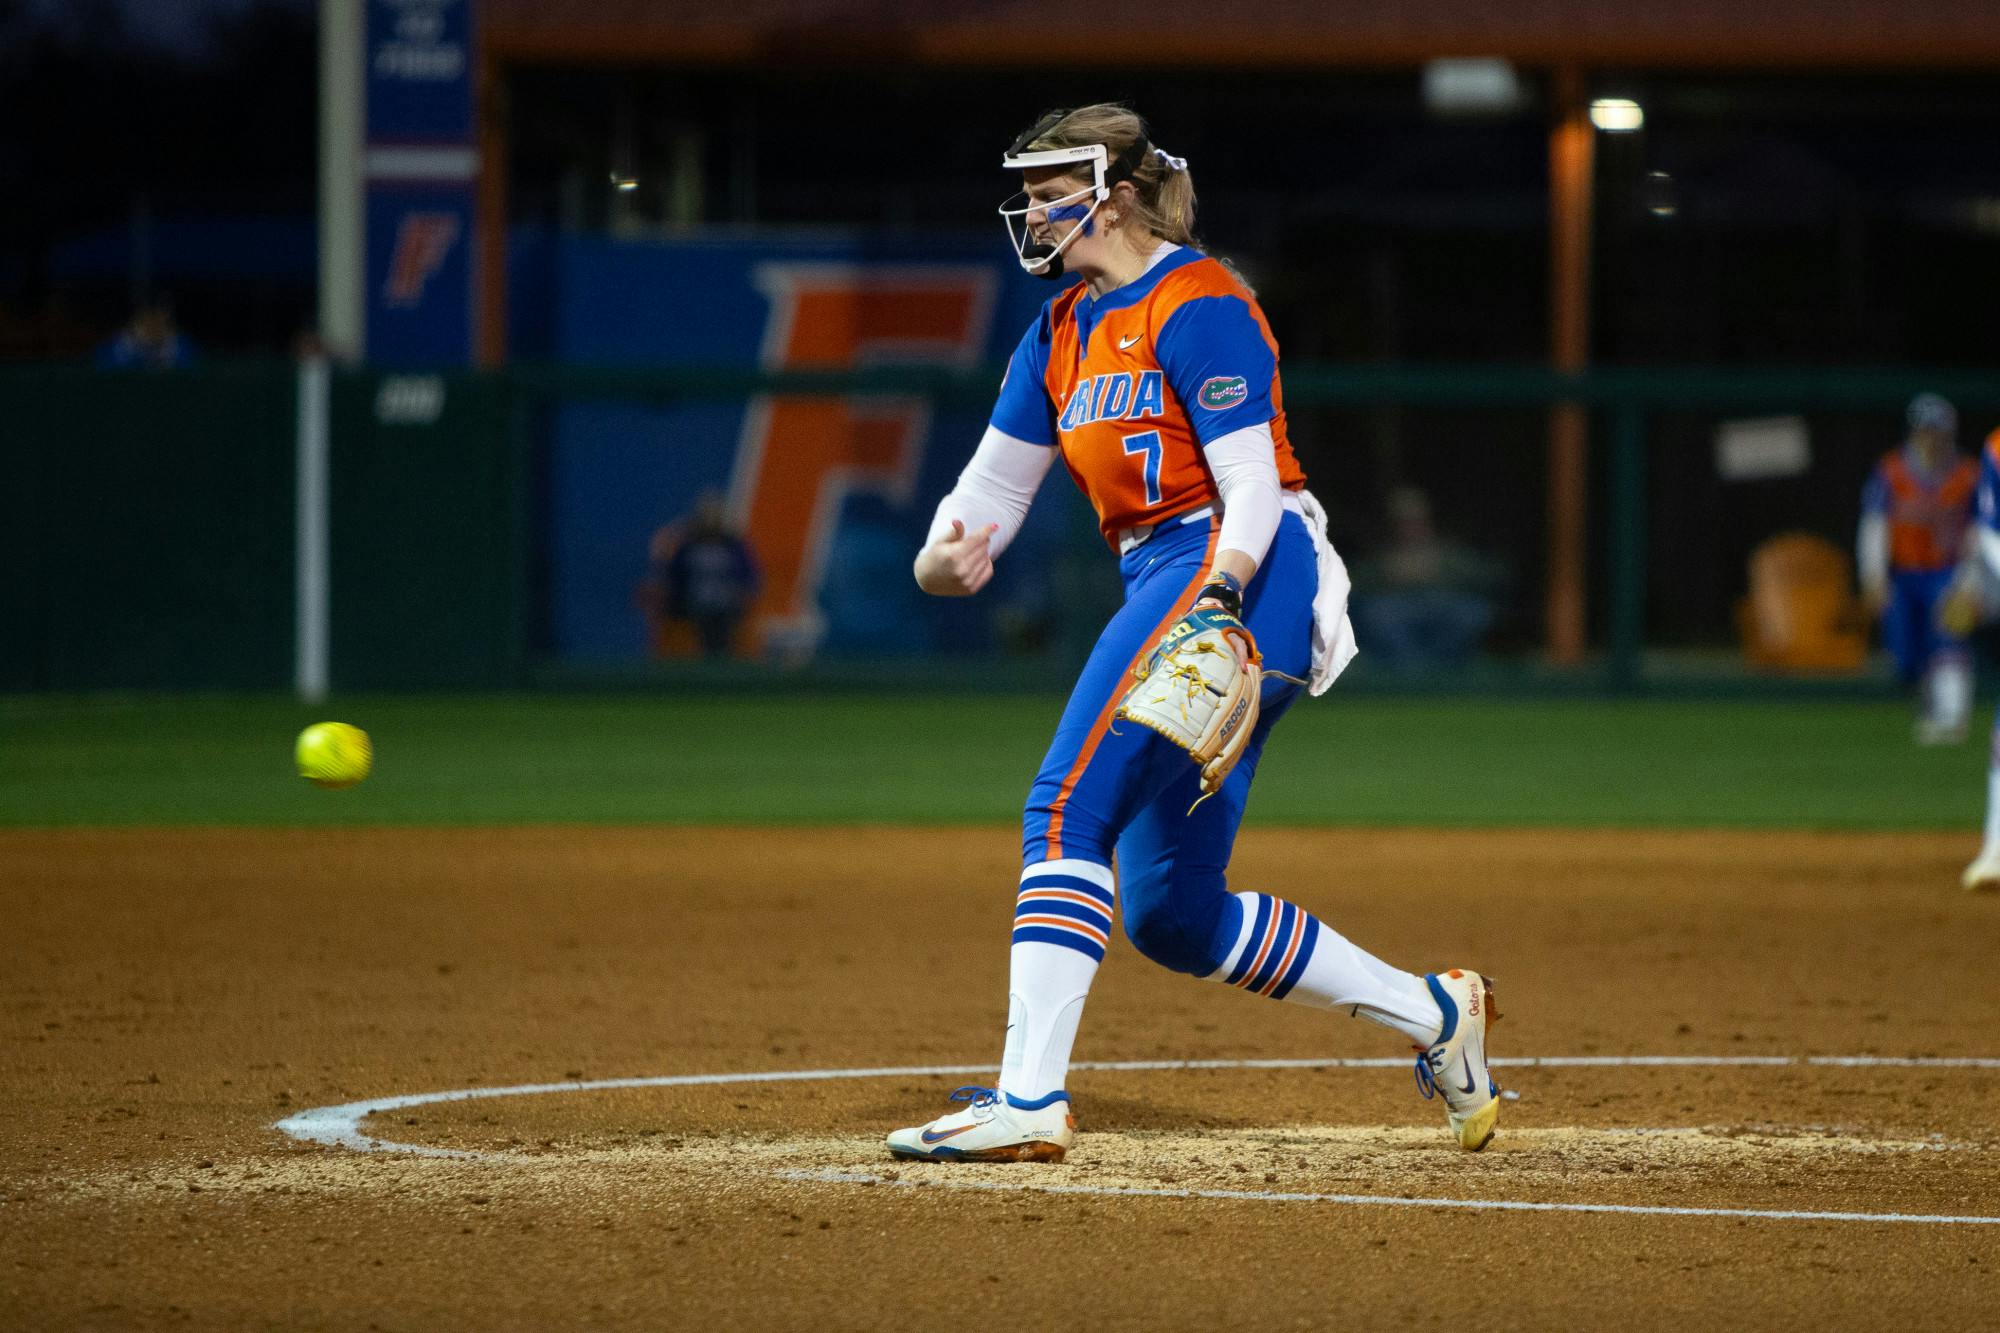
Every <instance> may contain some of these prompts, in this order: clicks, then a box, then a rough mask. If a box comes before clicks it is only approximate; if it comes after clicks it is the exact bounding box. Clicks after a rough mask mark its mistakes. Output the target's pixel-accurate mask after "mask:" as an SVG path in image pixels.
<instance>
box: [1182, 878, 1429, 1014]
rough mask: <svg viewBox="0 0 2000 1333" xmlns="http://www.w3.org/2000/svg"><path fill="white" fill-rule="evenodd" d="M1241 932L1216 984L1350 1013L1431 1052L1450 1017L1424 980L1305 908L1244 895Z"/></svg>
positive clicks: (1258, 895)
mask: <svg viewBox="0 0 2000 1333" xmlns="http://www.w3.org/2000/svg"><path fill="white" fill-rule="evenodd" d="M1236 898H1237V901H1239V902H1241V903H1242V904H1243V926H1242V929H1241V930H1239V931H1238V932H1237V936H1236V947H1235V948H1233V949H1231V950H1230V951H1229V957H1228V959H1227V960H1226V961H1225V962H1224V963H1223V964H1222V966H1221V967H1219V968H1217V969H1216V970H1215V971H1214V972H1212V973H1210V974H1209V979H1210V980H1212V981H1224V982H1227V983H1229V984H1230V985H1232V986H1240V987H1242V988H1243V989H1244V990H1247V991H1250V992H1251V993H1253V994H1256V995H1268V996H1269V997H1270V998H1272V999H1274V1000H1293V1001H1296V1002H1297V1003H1299V1004H1309V1005H1312V1006H1314V1007H1316V1008H1320V1009H1345V1010H1347V1011H1348V1012H1349V1013H1351V1014H1353V1015H1354V1016H1355V1017H1356V1018H1366V1019H1369V1020H1371V1021H1372V1022H1376V1023H1380V1024H1381V1025H1382V1026H1383V1027H1387V1028H1394V1029H1395V1030H1396V1031H1398V1032H1400V1033H1402V1034H1403V1035H1405V1036H1407V1037H1408V1038H1409V1039H1410V1040H1411V1041H1413V1042H1415V1043H1417V1044H1418V1045H1419V1046H1429V1045H1430V1044H1431V1043H1433V1042H1435V1041H1436V1040H1437V1038H1438V1033H1439V1031H1441V1030H1442V1029H1443V1027H1444V1014H1443V1013H1442V1012H1440V1011H1439V1009H1438V1004H1437V1001H1436V1000H1435V999H1433V998H1432V997H1431V991H1430V987H1429V986H1427V985H1425V984H1424V979H1423V978H1422V977H1420V976H1417V975H1415V974H1413V973H1410V972H1405V971H1403V970H1402V969H1400V968H1394V967H1391V966H1389V965H1388V964H1387V963H1385V962H1383V961H1382V960H1381V959H1379V958H1377V957H1375V956H1374V955H1373V954H1371V953H1369V952H1367V951H1366V950H1364V949H1359V948H1356V947H1355V946H1354V945H1353V944H1352V943H1350V942H1349V941H1348V940H1347V939H1346V938H1344V937H1343V936H1341V935H1340V934H1339V933H1337V932H1336V931H1334V930H1332V929H1331V928H1329V927H1328V926H1327V925H1326V923H1325V922H1323V921H1321V920H1320V919H1319V918H1317V917H1315V916H1314V915H1313V914H1312V913H1311V912H1308V911H1306V910H1305V909H1304V908H1303V907H1299V906H1296V905H1294V904H1292V903H1288V902H1286V901H1285V900H1284V899H1282V898H1273V897H1272V896H1271V895H1269V894H1267V893H1239V894H1237V895H1236Z"/></svg>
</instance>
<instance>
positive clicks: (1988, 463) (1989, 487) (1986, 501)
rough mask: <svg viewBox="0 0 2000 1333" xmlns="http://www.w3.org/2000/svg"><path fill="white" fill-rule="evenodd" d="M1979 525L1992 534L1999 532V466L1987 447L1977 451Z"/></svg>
mask: <svg viewBox="0 0 2000 1333" xmlns="http://www.w3.org/2000/svg"><path fill="white" fill-rule="evenodd" d="M1976 504H1977V508H1978V512H1979V525H1980V526H1981V527H1983V528H1987V529H1990V530H1991V531H1994V532H2000V465H1996V463H1995V461H1994V457H1993V446H1992V445H1990V444H1989V445H1987V446H1986V447H1985V448H1984V449H1981V450H1980V451H1979V490H1978V500H1977V502H1976Z"/></svg>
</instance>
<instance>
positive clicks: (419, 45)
mask: <svg viewBox="0 0 2000 1333" xmlns="http://www.w3.org/2000/svg"><path fill="white" fill-rule="evenodd" d="M472 56H473V46H472V0H368V142H369V143H370V144H371V145H372V144H384V143H421V144H438V143H453V144H469V143H470V142H472V137H473V124H472V69H473V59H472Z"/></svg>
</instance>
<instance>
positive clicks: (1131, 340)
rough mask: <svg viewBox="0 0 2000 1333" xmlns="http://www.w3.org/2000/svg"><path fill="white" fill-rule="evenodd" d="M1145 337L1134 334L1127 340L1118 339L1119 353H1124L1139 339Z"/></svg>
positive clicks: (1141, 334) (1140, 334)
mask: <svg viewBox="0 0 2000 1333" xmlns="http://www.w3.org/2000/svg"><path fill="white" fill-rule="evenodd" d="M1145 336H1146V335H1145V334H1143V333H1135V334H1133V335H1132V336H1131V337H1129V338H1120V339H1119V340H1118V350H1119V351H1121V352H1122V351H1125V350H1126V349H1127V348H1129V347H1131V346H1132V344H1133V343H1135V342H1138V341H1139V339H1141V338H1143V337H1145Z"/></svg>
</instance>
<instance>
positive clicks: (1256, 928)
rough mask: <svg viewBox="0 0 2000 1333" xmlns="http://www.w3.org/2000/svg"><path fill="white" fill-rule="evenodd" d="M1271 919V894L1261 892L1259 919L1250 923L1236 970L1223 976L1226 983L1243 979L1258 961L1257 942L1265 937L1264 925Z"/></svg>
mask: <svg viewBox="0 0 2000 1333" xmlns="http://www.w3.org/2000/svg"><path fill="white" fill-rule="evenodd" d="M1270 920H1271V895H1269V894H1268V893H1260V894H1258V895H1257V919H1256V920H1255V921H1252V922H1251V923H1250V936H1249V938H1248V939H1247V940H1246V941H1245V942H1244V945H1243V956H1242V957H1241V958H1239V959H1237V960H1236V968H1235V970H1234V971H1232V972H1231V973H1230V974H1229V975H1228V976H1226V977H1224V978H1223V981H1224V982H1225V983H1227V984H1228V985H1231V986H1234V985H1235V984H1236V983H1237V982H1239V981H1241V980H1243V974H1244V973H1245V972H1248V971H1249V970H1250V964H1251V963H1252V962H1254V961H1256V958H1257V943H1258V941H1260V940H1262V939H1263V938H1264V927H1265V926H1267V925H1268V924H1269V923H1270Z"/></svg>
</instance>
